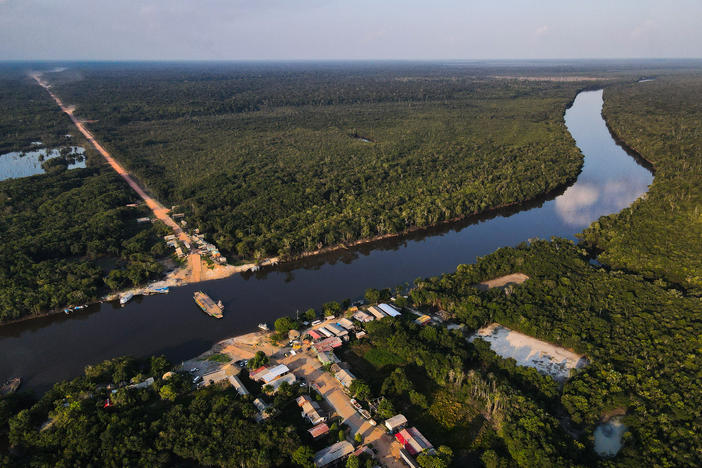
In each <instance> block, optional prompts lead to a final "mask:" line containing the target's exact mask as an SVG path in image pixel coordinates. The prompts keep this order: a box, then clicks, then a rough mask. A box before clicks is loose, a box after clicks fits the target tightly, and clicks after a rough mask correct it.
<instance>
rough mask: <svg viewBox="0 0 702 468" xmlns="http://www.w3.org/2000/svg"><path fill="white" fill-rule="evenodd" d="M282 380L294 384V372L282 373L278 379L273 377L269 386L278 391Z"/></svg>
mask: <svg viewBox="0 0 702 468" xmlns="http://www.w3.org/2000/svg"><path fill="white" fill-rule="evenodd" d="M283 382H287V383H289V384H290V385H292V384H294V383H295V375H294V374H287V375H284V376H282V377H281V378H279V379H275V380H274V381H272V382H271V383H270V384H269V385H270V386H271V387H273V390H274V391H278V387H280V386H281V385H282V384H283Z"/></svg>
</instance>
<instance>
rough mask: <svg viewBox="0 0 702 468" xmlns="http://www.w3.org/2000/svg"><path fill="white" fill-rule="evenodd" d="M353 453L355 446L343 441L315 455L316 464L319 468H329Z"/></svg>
mask: <svg viewBox="0 0 702 468" xmlns="http://www.w3.org/2000/svg"><path fill="white" fill-rule="evenodd" d="M351 453H353V445H352V444H351V442H348V441H345V440H343V441H341V442H337V443H335V444H334V445H331V446H329V447H327V448H325V449H322V450H320V451H319V452H317V453H315V454H314V464H315V466H317V467H322V466H327V465H329V464H330V463H332V462H334V461H336V460H339V459H340V458H344V457H345V456H346V455H349V454H351Z"/></svg>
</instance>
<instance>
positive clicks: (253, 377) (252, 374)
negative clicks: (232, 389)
mask: <svg viewBox="0 0 702 468" xmlns="http://www.w3.org/2000/svg"><path fill="white" fill-rule="evenodd" d="M267 370H268V367H266V366H261V367H259V368H258V369H255V370H252V371H249V378H250V379H251V380H256V377H258V376H259V374H260V375H263V373H264V372H265V371H267Z"/></svg>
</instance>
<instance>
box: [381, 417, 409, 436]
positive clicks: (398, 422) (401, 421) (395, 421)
mask: <svg viewBox="0 0 702 468" xmlns="http://www.w3.org/2000/svg"><path fill="white" fill-rule="evenodd" d="M406 424H407V418H406V417H404V416H403V415H402V414H396V415H395V416H393V417H392V418H390V419H386V420H385V427H387V428H388V431H390V432H395V431H397V430H398V429H400V428H402V427H404V426H405V425H406Z"/></svg>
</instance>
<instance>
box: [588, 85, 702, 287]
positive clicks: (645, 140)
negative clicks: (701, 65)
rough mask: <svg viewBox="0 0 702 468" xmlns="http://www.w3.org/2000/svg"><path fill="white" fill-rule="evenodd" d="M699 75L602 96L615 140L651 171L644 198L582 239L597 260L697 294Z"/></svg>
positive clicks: (701, 182) (701, 171)
mask: <svg viewBox="0 0 702 468" xmlns="http://www.w3.org/2000/svg"><path fill="white" fill-rule="evenodd" d="M700 96H702V76H701V75H699V74H698V75H682V76H675V77H671V76H661V77H659V78H657V79H656V80H654V81H647V82H643V83H636V84H629V85H618V86H612V87H608V88H607V89H606V90H605V104H604V109H603V113H604V115H605V117H606V119H607V122H608V124H609V125H610V127H611V128H612V130H613V131H614V133H615V134H616V135H618V136H619V138H621V139H622V140H623V141H624V142H625V143H626V144H627V145H628V146H630V147H631V148H633V149H634V150H636V152H638V153H639V154H640V155H641V156H643V157H644V158H645V159H646V160H648V161H649V162H650V163H651V164H653V166H654V168H655V171H656V176H655V179H654V182H653V185H652V186H651V188H650V190H649V192H648V193H647V195H646V197H645V198H643V199H641V200H639V201H638V202H636V203H634V204H633V205H632V206H631V207H629V208H626V209H624V210H622V211H621V212H620V213H617V214H613V215H611V216H608V217H605V218H602V219H600V220H599V222H596V223H593V224H592V225H591V226H590V227H589V228H588V229H586V230H585V232H584V233H583V239H584V241H585V243H586V245H588V246H589V247H594V248H597V249H600V250H603V251H604V252H603V253H602V254H601V255H600V261H602V262H604V263H607V264H609V265H612V266H615V267H617V268H625V269H628V270H633V271H637V272H640V273H641V274H643V275H645V276H646V277H647V278H661V279H663V280H665V281H668V282H671V283H673V284H676V285H679V286H680V287H682V288H685V289H688V290H689V292H690V293H694V294H696V295H698V296H700V295H702V190H701V189H700V188H701V187H702V158H700V154H702V130H701V129H702V99H700Z"/></svg>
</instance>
